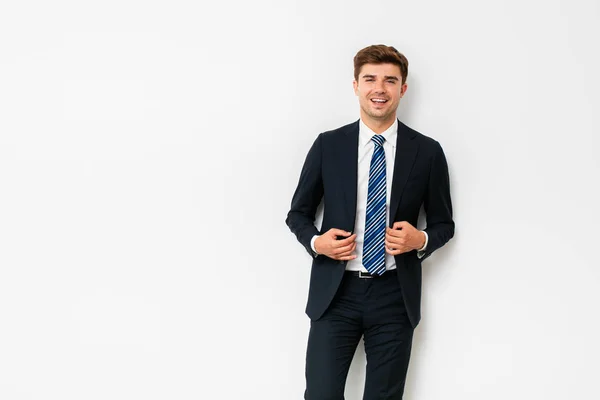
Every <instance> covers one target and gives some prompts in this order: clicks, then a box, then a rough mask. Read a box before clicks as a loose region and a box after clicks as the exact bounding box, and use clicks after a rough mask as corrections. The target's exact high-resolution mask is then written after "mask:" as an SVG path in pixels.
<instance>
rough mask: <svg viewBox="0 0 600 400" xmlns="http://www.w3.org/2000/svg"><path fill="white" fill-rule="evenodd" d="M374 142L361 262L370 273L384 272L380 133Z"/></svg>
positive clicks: (383, 185)
mask: <svg viewBox="0 0 600 400" xmlns="http://www.w3.org/2000/svg"><path fill="white" fill-rule="evenodd" d="M372 140H373V142H374V144H375V150H374V151H373V157H372V158H371V169H370V170H369V188H368V192H367V217H366V221H365V240H364V244H363V256H362V263H363V265H364V266H365V268H366V269H367V271H369V272H370V273H371V274H377V275H381V274H383V273H384V272H385V227H386V218H385V204H386V203H385V200H386V187H387V186H386V181H385V152H384V151H383V142H385V139H384V137H383V136H381V135H375V136H373V138H372Z"/></svg>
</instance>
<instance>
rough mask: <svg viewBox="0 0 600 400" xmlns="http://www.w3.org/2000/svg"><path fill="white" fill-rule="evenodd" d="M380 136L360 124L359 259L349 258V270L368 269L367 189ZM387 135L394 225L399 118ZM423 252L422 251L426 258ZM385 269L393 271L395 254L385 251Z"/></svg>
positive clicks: (356, 226)
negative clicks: (365, 247)
mask: <svg viewBox="0 0 600 400" xmlns="http://www.w3.org/2000/svg"><path fill="white" fill-rule="evenodd" d="M374 135H376V133H375V132H373V131H372V130H371V129H370V128H369V127H368V126H367V125H365V124H364V122H363V121H362V119H361V120H360V123H359V128H358V174H357V182H356V220H355V223H354V232H353V233H356V250H355V251H354V253H355V254H356V258H355V259H354V260H349V261H348V262H347V264H346V270H347V271H362V272H367V269H366V268H365V267H364V266H363V264H362V251H363V242H364V235H365V219H366V210H367V189H368V185H369V169H370V168H371V157H372V156H373V151H374V150H375V144H374V143H373V141H372V140H371V138H372V137H373V136H374ZM381 135H382V136H383V137H384V138H385V142H384V143H383V150H384V152H385V161H386V163H385V178H386V186H387V187H386V200H385V211H386V220H387V226H389V224H390V197H391V193H392V177H393V175H394V161H395V159H396V137H397V136H398V120H394V123H393V124H392V126H390V127H389V128H388V129H387V130H386V131H385V132H383V133H381ZM424 233H425V245H424V246H423V247H422V248H421V249H419V253H421V252H422V251H424V250H425V249H426V248H427V242H428V240H429V238H428V236H427V233H426V232H424ZM317 237H318V236H314V237H313V238H312V240H311V242H310V246H311V247H312V249H313V251H314V252H315V253H316V250H315V245H314V243H315V240H316V238H317ZM422 255H423V254H419V256H420V257H422ZM385 268H386V270H391V269H395V268H396V260H395V259H394V256H392V255H390V254H388V253H385Z"/></svg>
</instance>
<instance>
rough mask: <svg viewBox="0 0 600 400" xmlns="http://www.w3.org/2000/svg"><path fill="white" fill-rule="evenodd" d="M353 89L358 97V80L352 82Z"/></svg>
mask: <svg viewBox="0 0 600 400" xmlns="http://www.w3.org/2000/svg"><path fill="white" fill-rule="evenodd" d="M352 87H353V88H354V94H355V95H357V96H358V82H356V80H353V81H352Z"/></svg>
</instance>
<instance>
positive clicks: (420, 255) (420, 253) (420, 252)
mask: <svg viewBox="0 0 600 400" xmlns="http://www.w3.org/2000/svg"><path fill="white" fill-rule="evenodd" d="M421 232H423V233H424V234H425V244H424V245H423V247H421V248H420V249H419V250H417V257H419V258H423V256H424V255H425V249H427V244H428V243H429V235H428V234H427V232H425V231H421Z"/></svg>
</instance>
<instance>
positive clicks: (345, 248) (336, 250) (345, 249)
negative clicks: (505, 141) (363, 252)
mask: <svg viewBox="0 0 600 400" xmlns="http://www.w3.org/2000/svg"><path fill="white" fill-rule="evenodd" d="M351 250H352V243H350V244H348V245H347V246H343V247H336V248H334V249H333V254H335V255H339V254H343V253H347V252H349V251H351Z"/></svg>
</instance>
